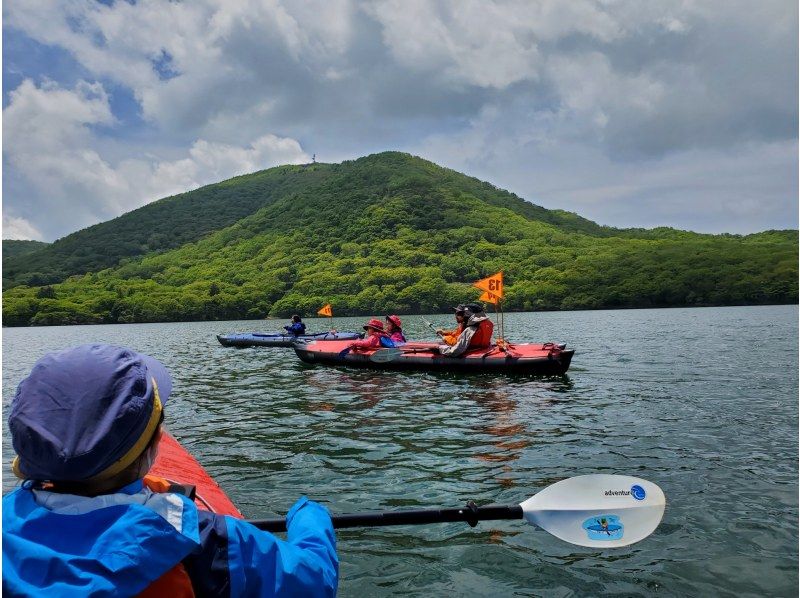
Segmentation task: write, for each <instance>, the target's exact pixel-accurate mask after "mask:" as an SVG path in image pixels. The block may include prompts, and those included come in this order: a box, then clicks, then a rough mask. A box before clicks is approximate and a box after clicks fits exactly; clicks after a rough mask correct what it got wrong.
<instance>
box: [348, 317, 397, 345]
mask: <svg viewBox="0 0 800 598" xmlns="http://www.w3.org/2000/svg"><path fill="white" fill-rule="evenodd" d="M364 330H366V331H367V338H365V339H364V340H360V341H353V342H352V343H350V344H349V345H348V347H350V348H351V349H355V350H356V351H358V350H359V349H380V348H381V347H393V346H394V343H393V342H392V340H391V339H390V338H389V335H388V334H386V332H385V331H384V329H383V322H381V321H380V320H378V319H376V318H372V319H371V320H370V321H369V322H367V323H366V324H364Z"/></svg>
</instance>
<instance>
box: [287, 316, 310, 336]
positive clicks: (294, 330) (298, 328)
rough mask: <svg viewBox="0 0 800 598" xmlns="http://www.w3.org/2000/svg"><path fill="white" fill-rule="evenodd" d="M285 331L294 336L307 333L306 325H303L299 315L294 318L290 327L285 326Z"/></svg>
mask: <svg viewBox="0 0 800 598" xmlns="http://www.w3.org/2000/svg"><path fill="white" fill-rule="evenodd" d="M283 329H284V330H285V331H286V332H288V333H289V334H291V335H293V336H300V335H301V334H305V333H306V325H305V324H303V321H302V320H301V319H300V316H298V315H297V314H295V315H293V316H292V322H291V323H290V324H289V325H288V326H284V327H283Z"/></svg>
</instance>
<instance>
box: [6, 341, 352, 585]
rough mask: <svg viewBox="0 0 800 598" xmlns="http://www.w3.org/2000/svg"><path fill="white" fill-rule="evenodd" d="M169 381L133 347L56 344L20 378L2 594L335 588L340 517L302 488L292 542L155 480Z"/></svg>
mask: <svg viewBox="0 0 800 598" xmlns="http://www.w3.org/2000/svg"><path fill="white" fill-rule="evenodd" d="M171 390H172V379H171V377H170V375H169V373H168V372H167V370H166V369H165V368H164V366H163V365H162V364H161V363H159V362H158V361H156V360H155V359H153V358H152V357H149V356H147V355H143V354H140V353H137V352H135V351H132V350H130V349H126V348H123V347H113V346H109V345H83V346H80V347H74V348H71V349H66V350H64V351H60V352H56V353H49V354H47V355H45V356H44V357H43V358H41V359H40V360H39V361H38V362H36V364H35V365H34V367H33V370H32V371H31V373H30V375H29V376H28V377H27V378H25V379H24V380H23V381H22V382H21V383H20V384H19V387H18V388H17V392H16V396H15V397H14V401H13V403H12V404H11V410H10V415H9V422H8V423H9V428H10V430H11V441H12V444H13V447H14V451H15V452H16V453H17V457H16V458H15V459H14V462H13V466H12V467H13V470H14V473H15V474H16V475H17V476H18V477H20V478H21V479H23V480H24V481H23V483H22V485H21V487H19V488H17V489H16V490H14V491H13V492H11V493H10V494H8V495H6V496H4V497H3V592H4V593H7V594H8V595H13V596H88V595H92V596H137V595H140V596H170V597H171V598H180V597H184V596H194V595H199V596H212V595H213V596H218V595H224V596H279V595H280V596H284V595H285V596H334V595H335V594H336V589H337V584H338V575H339V564H338V558H337V556H336V539H335V535H334V531H333V525H332V523H331V519H330V515H329V514H328V512H327V510H326V509H325V508H324V507H322V506H321V505H319V504H317V503H314V502H311V501H309V500H308V499H307V498H305V497H303V498H301V499H300V500H298V501H297V502H296V503H295V504H294V506H293V507H292V508H291V510H290V511H289V513H288V514H287V516H286V524H287V528H288V534H287V540H286V541H283V540H279V539H278V538H276V537H275V536H273V535H272V534H270V533H267V532H264V531H261V530H259V529H258V528H256V527H254V526H253V525H251V524H249V523H247V522H246V521H243V520H240V519H236V518H233V517H229V516H226V515H217V514H214V513H210V512H208V511H202V510H198V508H197V507H196V506H195V503H194V501H192V500H190V499H189V498H188V497H187V496H184V495H183V494H181V493H177V492H175V490H176V488H175V487H174V486H170V483H169V482H167V481H166V480H163V479H158V478H155V479H153V478H150V477H149V476H146V474H147V472H148V470H149V469H150V467H151V465H152V464H153V462H154V460H155V458H156V454H157V453H158V444H159V440H160V438H161V422H162V421H163V419H164V407H165V405H166V403H167V400H168V399H169V395H170V391H171Z"/></svg>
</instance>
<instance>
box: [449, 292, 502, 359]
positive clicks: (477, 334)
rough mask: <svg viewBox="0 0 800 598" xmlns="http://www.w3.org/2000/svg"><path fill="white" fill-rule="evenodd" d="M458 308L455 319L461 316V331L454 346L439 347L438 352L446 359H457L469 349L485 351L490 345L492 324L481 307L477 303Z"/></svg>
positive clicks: (492, 330)
mask: <svg viewBox="0 0 800 598" xmlns="http://www.w3.org/2000/svg"><path fill="white" fill-rule="evenodd" d="M459 308H461V311H456V318H458V316H459V314H461V317H462V321H463V323H464V324H463V325H464V328H463V330H462V331H461V333H460V334H459V335H458V338H457V339H456V342H455V344H453V345H440V347H439V352H440V353H441V354H442V355H446V356H448V357H458V356H459V355H462V354H463V353H464V352H466V351H467V350H469V349H485V348H488V347H490V346H491V344H492V332H494V324H493V323H492V321H491V320H490V319H489V316H487V315H486V312H484V311H483V306H482V305H481V304H479V303H468V304H466V305H460V306H459ZM457 309H458V308H457Z"/></svg>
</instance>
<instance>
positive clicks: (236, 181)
mask: <svg viewBox="0 0 800 598" xmlns="http://www.w3.org/2000/svg"><path fill="white" fill-rule="evenodd" d="M329 173H330V166H328V165H324V164H313V165H312V164H309V165H304V166H279V167H277V168H271V169H269V170H262V171H260V172H256V173H253V174H248V175H244V176H240V177H236V178H233V179H230V180H227V181H223V182H221V183H216V184H214V185H208V186H206V187H202V188H200V189H197V190H195V191H190V192H188V193H182V194H180V195H175V196H173V197H167V198H164V199H161V200H159V201H155V202H153V203H150V204H148V205H146V206H143V207H141V208H139V209H137V210H133V211H132V212H128V213H127V214H123V215H122V216H120V217H118V218H114V219H113V220H109V221H108V222H103V223H101V224H96V225H94V226H90V227H89V228H86V229H84V230H81V231H78V232H75V233H72V234H71V235H67V236H66V237H64V238H63V239H59V240H58V241H56V242H55V243H52V244H50V245H47V244H45V246H44V247H43V248H41V250H40V251H36V252H30V253H26V254H25V255H16V256H14V255H11V256H5V254H4V259H3V289H4V290H5V289H9V288H11V287H14V286H16V285H18V284H25V285H29V286H42V285H47V284H53V283H56V282H61V281H63V280H65V279H66V278H67V277H69V276H72V275H75V274H84V273H86V272H96V271H98V270H102V269H104V268H110V267H112V266H116V265H117V264H118V263H119V262H120V260H123V259H130V258H135V257H137V256H140V255H144V254H146V253H152V252H163V251H167V250H169V249H174V248H176V247H180V246H181V245H183V244H184V243H189V242H191V241H196V240H197V239H200V238H202V237H204V236H206V235H208V234H209V233H211V232H213V231H216V230H219V229H221V228H225V227H226V226H229V225H231V224H233V223H234V222H236V221H237V220H240V219H242V218H244V217H245V216H248V215H250V214H252V213H253V212H255V211H256V210H258V209H259V208H262V207H263V206H265V205H267V204H269V203H270V202H272V201H275V200H277V199H279V198H281V197H284V196H285V195H286V194H290V193H298V192H302V191H303V190H305V189H307V188H309V187H311V186H313V185H315V184H317V183H319V182H320V181H322V180H324V179H325V178H326V177H327V176H328V175H329ZM4 243H5V242H4Z"/></svg>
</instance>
